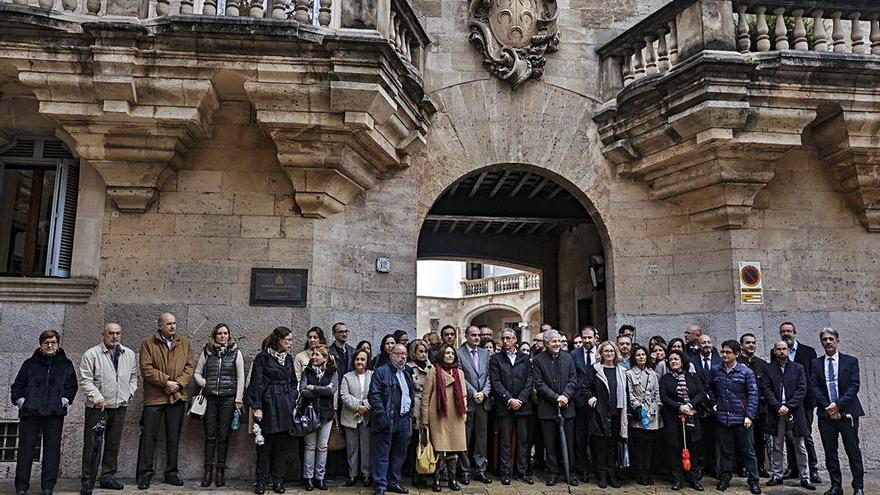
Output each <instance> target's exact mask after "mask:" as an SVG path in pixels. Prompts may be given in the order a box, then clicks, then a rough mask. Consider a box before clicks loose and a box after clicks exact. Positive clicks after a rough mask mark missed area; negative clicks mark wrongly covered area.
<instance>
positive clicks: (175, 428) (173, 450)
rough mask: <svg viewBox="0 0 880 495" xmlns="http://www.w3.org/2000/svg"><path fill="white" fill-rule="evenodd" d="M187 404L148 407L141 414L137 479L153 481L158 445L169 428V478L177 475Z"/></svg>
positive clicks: (167, 469) (167, 453) (166, 475)
mask: <svg viewBox="0 0 880 495" xmlns="http://www.w3.org/2000/svg"><path fill="white" fill-rule="evenodd" d="M185 412H186V402H185V401H182V400H179V401H177V402H175V403H174V404H163V405H161V406H144V412H143V414H142V415H141V441H140V445H139V446H138V462H137V479H138V481H140V480H147V481H149V480H151V479H153V474H155V471H154V468H153V466H154V464H155V461H156V442H157V441H158V440H159V429H160V428H162V427H163V426H164V428H165V477H166V478H167V477H169V476H172V475H173V476H176V475H177V473H178V469H177V452H178V447H179V446H180V429H181V427H182V426H183V414H184V413H185Z"/></svg>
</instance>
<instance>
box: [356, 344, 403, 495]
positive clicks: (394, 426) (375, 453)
mask: <svg viewBox="0 0 880 495" xmlns="http://www.w3.org/2000/svg"><path fill="white" fill-rule="evenodd" d="M406 355H407V352H406V346H404V345H403V344H395V345H394V347H393V348H392V349H391V354H390V355H389V358H388V362H387V363H385V364H383V365H382V366H379V367H378V368H377V369H376V370H375V371H373V377H372V378H371V379H370V392H369V394H368V395H367V401H368V402H369V403H370V411H371V417H370V421H371V426H372V429H371V432H370V433H371V434H370V456H371V457H372V459H373V492H374V493H375V495H383V494H384V493H385V492H386V491H389V492H393V493H409V490H407V489H406V488H404V487H403V486H402V485H401V484H400V480H401V477H402V474H401V471H402V470H403V461H404V459H405V458H406V450H407V446H408V445H409V437H410V435H411V434H412V414H413V411H412V408H413V407H415V385H413V381H412V376H411V375H410V374H409V373H408V372H407V371H406Z"/></svg>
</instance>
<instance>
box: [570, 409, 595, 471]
mask: <svg viewBox="0 0 880 495" xmlns="http://www.w3.org/2000/svg"><path fill="white" fill-rule="evenodd" d="M589 414H590V408H589V407H582V408H580V409H578V410H577V417H575V419H574V424H575V430H574V465H575V469H576V470H577V472H578V474H580V475H581V476H584V480H586V475H587V471H589V470H590V469H591V468H592V467H593V465H594V463H593V459H592V456H591V455H590V432H589V421H590V416H589Z"/></svg>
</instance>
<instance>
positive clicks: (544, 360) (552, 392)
mask: <svg viewBox="0 0 880 495" xmlns="http://www.w3.org/2000/svg"><path fill="white" fill-rule="evenodd" d="M544 343H545V345H546V348H547V350H546V352H542V353H540V354H538V355H537V356H535V359H534V362H533V363H532V367H533V368H532V373H533V378H534V382H535V391H536V392H537V395H538V402H537V405H538V411H537V413H538V414H537V415H538V420H539V421H540V422H541V435H542V436H543V438H544V445H546V446H547V472H548V475H547V480H546V484H547V486H553V485H555V484H556V481H557V479H558V477H559V473H560V470H559V463H558V460H557V451H564V452H566V454H567V459H573V458H574V443H573V442H574V418H575V410H574V405H573V404H572V405H571V406H569V402H570V401H571V400H572V398H573V397H574V394H575V392H576V390H577V371H576V370H575V367H574V361H573V360H572V358H571V354H569V353H567V352H561V350H562V337H561V336H560V335H559V332H558V331H556V330H548V331H546V332H544ZM557 413H559V414H561V416H562V428H561V430H562V431H560V428H559V425H558V423H557ZM563 432H564V433H565V435H560V433H563ZM564 459H565V458H564ZM563 467H564V468H565V479H566V481H567V482H568V484H569V485H571V486H577V485H578V480H577V477H575V476H574V475H573V474H572V473H571V470H570V469H569V468H570V466H563Z"/></svg>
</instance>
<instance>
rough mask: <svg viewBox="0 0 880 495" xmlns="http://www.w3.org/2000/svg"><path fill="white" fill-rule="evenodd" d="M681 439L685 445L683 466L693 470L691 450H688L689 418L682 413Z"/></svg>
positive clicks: (682, 455) (682, 459) (687, 469)
mask: <svg viewBox="0 0 880 495" xmlns="http://www.w3.org/2000/svg"><path fill="white" fill-rule="evenodd" d="M681 440H682V444H681V446H682V447H683V448H682V449H681V467H682V468H684V470H685V471H690V470H691V452H690V450H688V444H687V419H686V418H685V416H684V415H683V414H682V415H681Z"/></svg>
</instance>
